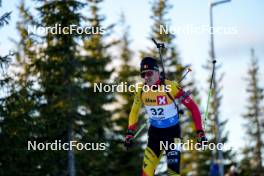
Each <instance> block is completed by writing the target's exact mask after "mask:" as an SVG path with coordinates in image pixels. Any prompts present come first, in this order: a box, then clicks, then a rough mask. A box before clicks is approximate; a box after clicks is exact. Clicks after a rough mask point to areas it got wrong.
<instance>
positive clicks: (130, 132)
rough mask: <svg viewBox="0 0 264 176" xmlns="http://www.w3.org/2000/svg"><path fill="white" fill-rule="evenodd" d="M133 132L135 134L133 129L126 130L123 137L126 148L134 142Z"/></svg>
mask: <svg viewBox="0 0 264 176" xmlns="http://www.w3.org/2000/svg"><path fill="white" fill-rule="evenodd" d="M134 134H135V131H134V130H127V133H126V138H125V147H127V148H128V147H131V146H132V145H133V144H134V142H135V138H134Z"/></svg>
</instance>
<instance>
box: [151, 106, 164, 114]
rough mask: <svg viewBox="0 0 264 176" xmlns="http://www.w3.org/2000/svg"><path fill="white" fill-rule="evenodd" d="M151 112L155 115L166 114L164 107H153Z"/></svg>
mask: <svg viewBox="0 0 264 176" xmlns="http://www.w3.org/2000/svg"><path fill="white" fill-rule="evenodd" d="M150 110H151V113H152V115H153V116H157V115H158V116H161V115H164V109H163V108H157V109H156V108H151V109H150Z"/></svg>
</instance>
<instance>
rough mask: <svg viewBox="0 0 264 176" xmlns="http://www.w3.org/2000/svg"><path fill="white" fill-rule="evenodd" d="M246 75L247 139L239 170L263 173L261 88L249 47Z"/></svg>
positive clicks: (263, 96) (253, 55) (251, 173)
mask: <svg viewBox="0 0 264 176" xmlns="http://www.w3.org/2000/svg"><path fill="white" fill-rule="evenodd" d="M247 73H248V76H247V79H246V81H247V83H248V85H247V89H246V91H247V94H248V96H249V97H248V102H247V106H246V109H247V112H246V113H245V114H244V115H243V117H244V119H245V120H246V123H245V128H246V134H247V137H248V140H249V141H250V142H248V143H246V146H245V148H244V150H243V155H244V156H243V159H242V161H241V171H242V173H241V174H243V175H246V174H247V173H249V174H250V175H256V176H257V175H262V174H263V166H262V163H263V160H262V152H263V147H264V145H263V135H262V134H263V126H262V125H263V112H262V110H263V106H262V103H263V99H264V94H263V90H264V89H263V88H262V87H261V86H260V81H259V65H258V59H257V58H256V56H255V53H254V50H253V49H251V63H250V66H249V69H248V72H247Z"/></svg>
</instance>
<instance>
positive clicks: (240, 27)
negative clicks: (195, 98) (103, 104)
mask: <svg viewBox="0 0 264 176" xmlns="http://www.w3.org/2000/svg"><path fill="white" fill-rule="evenodd" d="M18 2H19V1H7V0H4V1H3V8H1V9H0V14H2V13H3V12H5V11H13V14H12V19H11V22H10V25H9V26H6V27H5V28H2V29H0V33H1V40H0V53H1V55H4V54H6V53H7V52H8V50H9V49H13V47H14V45H13V44H12V42H11V41H10V39H9V38H14V39H17V38H18V34H17V32H16V29H15V24H16V21H17V19H18V13H17V9H16V6H17V4H18ZM26 2H29V1H26ZM170 3H171V4H172V5H173V8H172V9H171V10H170V13H169V15H168V17H169V18H170V19H171V26H170V27H171V28H173V29H174V28H177V27H184V26H185V27H186V25H194V26H196V27H197V26H202V25H209V8H208V4H209V1H208V0H171V1H170ZM28 4H31V2H29V3H28ZM101 7H102V11H101V12H103V13H104V14H105V15H106V18H107V21H106V24H110V23H113V22H116V21H118V20H119V18H120V14H121V12H122V11H123V12H124V14H125V16H126V19H127V23H128V24H129V25H130V34H131V36H130V38H131V39H132V44H131V47H132V48H133V50H134V51H135V57H134V63H135V64H138V62H139V58H138V51H139V50H143V49H146V48H147V47H152V43H151V42H150V41H149V40H148V39H147V37H148V36H149V32H150V30H151V29H150V26H151V24H152V21H151V19H150V18H149V17H150V15H151V4H150V1H142V0H133V1H132V0H130V1H128V0H126V1H124V0H111V1H110V0H105V1H104V3H103V4H102V6H101ZM263 17H264V1H263V0H233V1H232V2H230V3H226V4H223V5H220V6H217V7H216V8H215V9H214V22H215V26H218V27H219V26H224V27H235V28H236V29H237V34H231V35H230V34H229V35H227V34H216V35H215V52H216V57H217V61H218V64H221V65H222V67H221V69H220V72H223V73H225V77H224V79H223V81H222V86H223V92H222V94H223V100H222V105H221V118H222V119H228V120H229V122H228V124H227V127H226V129H227V130H228V131H229V132H230V134H229V140H230V144H231V145H233V146H235V147H241V146H242V145H243V135H242V134H243V133H244V129H243V127H242V123H243V122H244V121H243V120H242V118H241V115H242V114H243V113H244V112H245V106H246V102H245V101H246V98H247V95H246V92H245V88H246V82H245V81H244V79H243V78H244V77H245V76H246V72H247V66H248V63H249V58H250V48H254V49H255V53H256V56H257V57H258V59H259V64H260V78H262V80H261V86H264V81H263V80H264V79H263V77H264V32H263V31H264V21H263ZM119 34H120V32H118V31H117V33H116V34H114V35H117V36H118V35H119ZM174 43H175V45H176V47H177V49H178V51H179V53H180V57H181V59H182V62H183V63H185V64H190V63H191V64H192V65H193V67H192V68H193V70H194V71H193V74H192V75H191V77H193V78H195V80H196V82H197V85H198V87H199V89H200V90H201V96H202V99H203V104H202V107H201V109H204V108H205V102H206V99H207V95H206V90H207V89H208V85H207V84H206V79H207V77H208V72H207V71H206V70H204V69H203V68H202V66H203V65H204V64H205V63H206V60H207V59H208V51H209V34H208V33H202V34H177V33H176V39H175V41H174Z"/></svg>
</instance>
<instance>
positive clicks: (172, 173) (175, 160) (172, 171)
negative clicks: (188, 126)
mask: <svg viewBox="0 0 264 176" xmlns="http://www.w3.org/2000/svg"><path fill="white" fill-rule="evenodd" d="M176 140H178V141H179V138H178V139H176ZM176 145H177V144H176ZM166 156H167V165H168V175H169V176H179V175H180V159H181V151H180V149H178V148H175V149H174V148H173V149H169V150H167V151H166Z"/></svg>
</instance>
